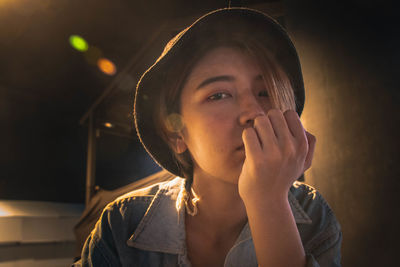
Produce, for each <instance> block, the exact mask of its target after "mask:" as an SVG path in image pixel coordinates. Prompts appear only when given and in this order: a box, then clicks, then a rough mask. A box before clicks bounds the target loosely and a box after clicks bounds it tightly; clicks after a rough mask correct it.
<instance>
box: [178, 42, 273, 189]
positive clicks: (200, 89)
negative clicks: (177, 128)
mask: <svg viewBox="0 0 400 267" xmlns="http://www.w3.org/2000/svg"><path fill="white" fill-rule="evenodd" d="M180 101H181V115H182V118H183V122H184V128H183V130H182V132H181V135H182V138H183V141H184V143H185V145H186V147H187V148H188V149H189V151H190V154H191V156H192V160H193V168H194V174H195V175H196V173H197V174H200V175H207V176H212V177H215V178H217V179H222V180H224V181H227V182H231V183H237V181H238V177H239V175H240V172H241V169H242V165H243V161H244V159H245V153H244V147H243V141H242V131H243V129H244V128H246V127H251V126H252V120H253V119H254V118H255V117H256V116H258V115H259V114H260V113H265V114H266V113H267V111H268V110H269V109H270V108H272V106H271V103H270V99H269V97H268V94H267V91H266V88H265V85H264V82H263V79H262V77H261V71H260V69H259V67H258V66H257V64H256V63H255V61H254V60H253V59H252V58H250V57H248V56H246V55H245V54H243V53H242V52H240V51H239V50H237V49H234V48H229V47H220V48H215V49H213V50H211V51H210V52H209V53H207V54H206V55H205V56H204V57H203V58H202V59H201V60H200V61H199V62H198V63H197V64H196V65H195V67H194V68H193V70H192V72H191V73H190V75H189V77H188V79H187V82H186V84H185V86H184V87H183V89H182V93H181V98H180Z"/></svg>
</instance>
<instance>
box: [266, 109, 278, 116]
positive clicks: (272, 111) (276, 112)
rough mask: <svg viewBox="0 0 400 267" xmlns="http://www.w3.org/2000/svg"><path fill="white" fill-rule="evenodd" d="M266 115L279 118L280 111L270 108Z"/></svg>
mask: <svg viewBox="0 0 400 267" xmlns="http://www.w3.org/2000/svg"><path fill="white" fill-rule="evenodd" d="M267 115H268V116H279V115H282V111H281V110H280V109H277V108H271V109H270V110H268V113H267Z"/></svg>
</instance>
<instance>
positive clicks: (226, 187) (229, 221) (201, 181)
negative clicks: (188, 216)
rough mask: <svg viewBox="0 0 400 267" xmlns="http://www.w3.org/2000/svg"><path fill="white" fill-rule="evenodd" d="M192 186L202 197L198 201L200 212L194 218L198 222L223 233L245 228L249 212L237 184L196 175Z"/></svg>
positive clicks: (211, 229)
mask: <svg viewBox="0 0 400 267" xmlns="http://www.w3.org/2000/svg"><path fill="white" fill-rule="evenodd" d="M192 188H193V190H194V191H195V193H196V194H197V196H198V197H199V199H200V200H199V201H198V202H197V208H198V213H197V215H195V217H194V218H193V219H195V221H197V222H196V224H197V223H199V225H203V226H204V225H207V226H208V227H207V228H208V229H209V230H210V231H213V230H215V231H217V232H218V234H221V235H225V234H227V235H229V234H230V233H231V232H232V231H238V229H239V230H241V229H242V228H243V226H244V225H245V223H246V222H247V214H246V209H245V206H244V203H243V201H242V199H241V198H240V196H239V192H238V186H237V184H235V183H229V182H226V181H224V180H222V179H217V178H215V177H209V176H206V175H194V178H193V184H192ZM191 197H193V196H192V195H191ZM225 231H226V233H224V232H225Z"/></svg>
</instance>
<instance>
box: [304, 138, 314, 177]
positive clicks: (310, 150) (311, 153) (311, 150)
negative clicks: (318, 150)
mask: <svg viewBox="0 0 400 267" xmlns="http://www.w3.org/2000/svg"><path fill="white" fill-rule="evenodd" d="M305 133H306V136H307V140H308V153H307V156H306V159H305V161H304V170H303V172H305V171H306V170H308V169H309V168H310V167H311V163H312V160H313V157H314V150H315V144H316V142H317V139H316V138H315V136H314V135H312V134H310V133H309V132H307V131H305Z"/></svg>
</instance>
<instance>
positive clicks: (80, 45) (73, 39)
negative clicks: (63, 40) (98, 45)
mask: <svg viewBox="0 0 400 267" xmlns="http://www.w3.org/2000/svg"><path fill="white" fill-rule="evenodd" d="M69 43H70V44H71V46H72V47H73V48H75V49H76V50H78V51H81V52H85V51H86V50H88V48H89V45H88V43H87V42H86V41H85V39H83V38H82V37H80V36H79V35H71V36H70V37H69Z"/></svg>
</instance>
